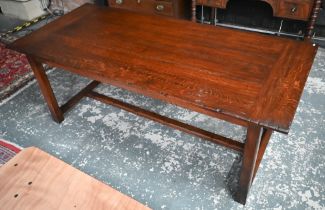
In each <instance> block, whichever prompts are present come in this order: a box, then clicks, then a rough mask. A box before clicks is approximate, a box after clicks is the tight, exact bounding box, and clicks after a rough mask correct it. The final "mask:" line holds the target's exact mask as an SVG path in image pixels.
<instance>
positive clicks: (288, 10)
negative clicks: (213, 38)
mask: <svg viewBox="0 0 325 210" xmlns="http://www.w3.org/2000/svg"><path fill="white" fill-rule="evenodd" d="M312 7H313V1H308V0H300V1H297V0H282V1H279V4H278V9H277V14H276V16H279V17H285V18H290V19H296V20H305V21H307V20H308V19H309V16H310V11H311V9H312Z"/></svg>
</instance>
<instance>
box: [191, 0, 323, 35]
mask: <svg viewBox="0 0 325 210" xmlns="http://www.w3.org/2000/svg"><path fill="white" fill-rule="evenodd" d="M260 1H264V2H266V3H268V4H269V5H270V6H271V7H272V10H273V15H274V16H276V17H282V18H288V19H294V20H302V21H309V24H308V27H307V32H306V37H307V38H311V36H312V31H313V29H314V26H315V21H316V18H317V14H318V12H319V9H320V6H321V2H322V0H260ZM228 2H229V0H192V21H193V22H196V5H203V6H209V7H214V8H221V9H226V7H227V3H228Z"/></svg>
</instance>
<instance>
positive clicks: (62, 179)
mask: <svg viewBox="0 0 325 210" xmlns="http://www.w3.org/2000/svg"><path fill="white" fill-rule="evenodd" d="M0 186H1V187H0V209H33V210H37V209H47V210H50V209H87V210H88V209H96V210H97V209H114V210H115V209H149V208H148V207H146V206H144V205H142V204H141V203H139V202H137V201H135V200H133V199H132V198H130V197H128V196H126V195H124V194H122V193H120V192H118V191H117V190H114V189H113V188H111V187H109V186H107V185H105V184H103V183H101V182H100V181H98V180H96V179H94V178H92V177H90V176H88V175H87V174H85V173H83V172H81V171H79V170H77V169H75V168H73V167H72V166H70V165H68V164H66V163H64V162H63V161H61V160H59V159H57V158H55V157H53V156H51V155H49V154H47V153H45V152H43V151H42V150H40V149H38V148H35V147H30V148H27V149H25V150H23V151H21V152H20V153H19V154H18V155H16V156H15V157H14V158H13V159H11V160H10V161H9V162H7V163H6V164H5V165H3V166H2V167H1V168H0Z"/></svg>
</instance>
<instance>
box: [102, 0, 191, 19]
mask: <svg viewBox="0 0 325 210" xmlns="http://www.w3.org/2000/svg"><path fill="white" fill-rule="evenodd" d="M107 2H108V5H109V6H110V7H113V8H119V9H126V10H131V11H135V12H141V13H147V14H156V15H163V16H169V17H175V18H180V19H190V1H189V0H107Z"/></svg>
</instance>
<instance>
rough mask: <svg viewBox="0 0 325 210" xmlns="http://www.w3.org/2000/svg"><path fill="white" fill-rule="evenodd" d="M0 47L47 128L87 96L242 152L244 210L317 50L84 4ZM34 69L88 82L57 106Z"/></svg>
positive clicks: (286, 124) (241, 198) (44, 78)
mask: <svg viewBox="0 0 325 210" xmlns="http://www.w3.org/2000/svg"><path fill="white" fill-rule="evenodd" d="M9 47H10V48H12V49H14V50H17V51H20V52H23V53H26V54H27V56H28V59H29V61H30V64H31V66H32V69H33V71H34V74H35V77H36V79H37V80H38V82H39V86H40V88H41V91H42V93H43V95H44V98H45V100H46V102H47V104H48V107H49V109H50V111H51V114H52V117H53V119H54V120H55V121H56V122H61V121H62V120H63V119H64V117H63V113H65V112H66V111H68V110H69V109H70V108H72V107H73V106H74V105H75V104H76V103H78V101H79V100H80V99H81V98H82V97H84V96H86V97H90V98H93V99H96V100H99V101H102V102H104V103H107V104H111V105H114V106H117V107H119V108H121V109H125V110H127V111H129V112H133V113H135V114H138V115H140V116H143V117H147V118H149V119H152V120H155V121H158V122H160V123H163V124H166V125H169V126H172V127H174V128H176V129H180V130H182V131H184V132H188V133H191V134H194V135H198V136H199V137H202V138H205V139H208V140H211V141H213V142H216V143H219V144H221V145H223V146H226V147H229V148H231V149H234V150H237V151H239V152H242V153H243V163H242V169H241V174H240V183H239V186H238V190H237V193H236V195H235V200H236V201H238V202H240V203H243V204H244V203H245V202H246V197H247V193H248V191H249V188H250V186H251V183H252V180H253V179H254V176H255V173H256V171H257V169H258V166H259V164H260V161H261V159H262V156H263V154H264V151H265V149H266V146H267V143H268V141H269V138H270V136H271V134H272V131H279V132H282V133H288V132H289V127H290V124H291V122H292V120H293V118H294V114H295V112H296V108H297V106H298V103H299V99H300V96H301V93H302V91H303V88H304V84H305V81H306V79H307V76H308V73H309V71H310V68H311V65H312V63H313V60H314V56H315V53H316V51H317V47H314V46H312V44H311V43H309V42H299V41H294V40H289V39H284V38H279V37H271V36H266V35H261V34H256V33H249V32H243V31H236V30H230V29H225V28H220V27H213V26H208V25H200V24H195V23H192V22H189V21H183V20H177V19H172V18H164V17H160V16H150V15H145V14H137V13H133V12H130V11H123V10H116V9H110V8H99V7H96V6H93V5H89V4H88V5H85V6H82V7H80V8H79V9H77V10H75V11H73V12H71V13H69V14H68V15H66V16H64V17H62V18H60V19H58V20H56V21H54V22H52V23H50V24H48V25H46V26H45V27H43V28H41V29H40V30H38V31H35V32H33V33H32V34H30V35H28V36H26V37H24V38H22V39H20V40H17V41H16V42H14V43H13V44H11V45H10V46H9ZM297 52H299V53H297ZM42 63H47V64H49V65H52V66H57V67H61V68H63V69H65V70H67V71H70V72H73V73H76V74H79V75H81V76H85V77H88V78H90V79H93V80H94V81H93V82H91V83H90V84H89V85H88V86H87V87H86V88H85V89H83V90H82V91H81V92H80V93H78V94H77V95H75V96H74V97H72V98H71V100H69V101H68V102H67V103H66V104H63V105H62V106H61V107H60V106H59V105H58V103H57V101H56V98H55V96H54V94H53V91H52V88H51V86H50V83H49V81H48V79H47V76H46V74H45V73H44V70H43V67H42ZM99 83H108V84H112V85H115V86H118V87H121V88H124V89H126V90H130V91H134V92H136V93H139V94H143V95H146V96H150V97H153V98H156V99H161V100H163V101H165V102H169V103H173V104H176V105H178V106H181V107H184V108H187V109H191V110H194V111H197V112H200V113H203V114H206V115H209V116H212V117H216V118H220V119H223V120H226V121H229V122H231V123H235V124H239V125H242V126H245V127H247V137H246V142H245V144H244V143H240V142H237V141H234V140H232V139H229V138H225V137H223V136H220V135H217V134H214V133H211V132H208V131H205V130H202V129H199V128H196V127H193V126H190V125H187V124H185V123H182V122H178V121H176V120H173V119H170V118H167V117H164V116H161V115H158V114H156V113H153V112H150V111H147V110H144V109H141V108H138V107H135V106H133V105H130V104H126V103H123V102H121V101H118V100H116V99H113V98H109V97H106V96H104V95H102V94H99V93H97V92H95V91H93V89H94V88H95V87H96V86H97V85H98V84H99Z"/></svg>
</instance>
